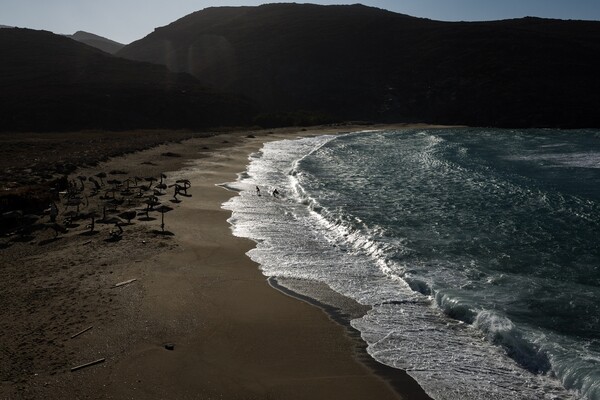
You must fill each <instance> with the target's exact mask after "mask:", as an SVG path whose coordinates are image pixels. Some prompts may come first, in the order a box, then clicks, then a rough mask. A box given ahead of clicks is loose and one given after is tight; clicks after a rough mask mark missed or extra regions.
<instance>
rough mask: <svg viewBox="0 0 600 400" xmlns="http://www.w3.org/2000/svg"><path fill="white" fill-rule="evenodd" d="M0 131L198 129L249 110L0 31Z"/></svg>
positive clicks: (152, 72) (58, 44)
mask: <svg viewBox="0 0 600 400" xmlns="http://www.w3.org/2000/svg"><path fill="white" fill-rule="evenodd" d="M0 54H2V62H1V63H0V130H2V131H11V130H20V131H25V130H34V131H52V130H56V131H67V130H79V129H94V128H99V129H115V130H122V129H132V128H200V127H205V126H212V125H222V124H238V123H241V122H243V121H244V120H247V119H248V118H249V112H250V110H249V107H248V105H247V104H246V103H245V102H242V101H240V100H238V99H236V98H233V97H229V96H224V95H220V94H217V93H215V92H214V91H213V90H208V89H205V88H204V87H203V86H202V85H200V84H199V83H198V81H197V80H196V79H194V78H193V77H192V76H190V75H187V74H175V73H172V72H169V71H168V70H167V69H166V68H165V67H163V66H159V65H152V64H148V63H140V62H135V61H129V60H125V59H122V58H117V57H113V56H111V55H108V54H106V53H104V52H102V51H100V50H97V49H95V48H92V47H90V46H87V45H84V44H82V43H78V42H76V41H73V40H71V39H68V38H65V37H62V36H59V35H55V34H52V33H49V32H44V31H34V30H28V29H2V30H0Z"/></svg>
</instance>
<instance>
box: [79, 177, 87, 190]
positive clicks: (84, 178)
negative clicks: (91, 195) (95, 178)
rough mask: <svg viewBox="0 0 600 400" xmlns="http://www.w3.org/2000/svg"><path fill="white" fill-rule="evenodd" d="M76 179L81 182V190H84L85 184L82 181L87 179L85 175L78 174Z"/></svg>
mask: <svg viewBox="0 0 600 400" xmlns="http://www.w3.org/2000/svg"><path fill="white" fill-rule="evenodd" d="M77 179H79V181H80V182H81V190H82V191H83V190H85V185H84V184H83V182H85V181H87V177H86V176H83V175H79V176H78V177H77Z"/></svg>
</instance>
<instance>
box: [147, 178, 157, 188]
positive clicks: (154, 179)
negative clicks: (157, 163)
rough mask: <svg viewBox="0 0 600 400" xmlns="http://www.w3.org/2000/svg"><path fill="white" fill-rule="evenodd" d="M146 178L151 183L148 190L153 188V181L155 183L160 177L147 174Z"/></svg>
mask: <svg viewBox="0 0 600 400" xmlns="http://www.w3.org/2000/svg"><path fill="white" fill-rule="evenodd" d="M144 180H145V181H146V182H149V183H150V185H149V186H148V190H150V189H152V183H153V182H156V181H157V180H158V179H156V178H155V177H153V176H147V177H145V178H144Z"/></svg>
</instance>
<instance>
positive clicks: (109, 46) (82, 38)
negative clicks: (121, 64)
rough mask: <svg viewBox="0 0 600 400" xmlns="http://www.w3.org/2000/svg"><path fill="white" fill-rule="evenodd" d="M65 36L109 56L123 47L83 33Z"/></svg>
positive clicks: (111, 41)
mask: <svg viewBox="0 0 600 400" xmlns="http://www.w3.org/2000/svg"><path fill="white" fill-rule="evenodd" d="M66 36H67V37H69V38H71V39H73V40H77V41H78V42H81V43H85V44H87V45H88V46H92V47H95V48H97V49H100V50H102V51H105V52H107V53H110V54H115V53H116V52H117V51H119V50H121V49H122V48H123V47H124V46H125V45H124V44H122V43H118V42H115V41H114V40H110V39H107V38H105V37H102V36H98V35H95V34H93V33H89V32H84V31H77V32H75V33H74V34H72V35H66Z"/></svg>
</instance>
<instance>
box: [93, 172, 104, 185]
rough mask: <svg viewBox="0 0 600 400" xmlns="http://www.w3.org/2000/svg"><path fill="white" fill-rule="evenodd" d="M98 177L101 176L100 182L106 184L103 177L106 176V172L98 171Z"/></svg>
mask: <svg viewBox="0 0 600 400" xmlns="http://www.w3.org/2000/svg"><path fill="white" fill-rule="evenodd" d="M95 176H96V178H100V183H101V184H102V186H104V181H103V180H102V179H104V178H106V172H98V173H97V174H96V175H95Z"/></svg>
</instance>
